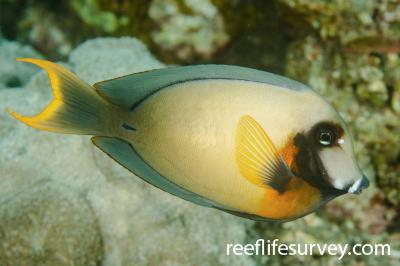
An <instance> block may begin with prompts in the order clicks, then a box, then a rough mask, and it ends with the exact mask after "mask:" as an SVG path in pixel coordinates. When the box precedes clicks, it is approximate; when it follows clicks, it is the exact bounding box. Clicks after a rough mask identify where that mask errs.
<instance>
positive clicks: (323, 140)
mask: <svg viewBox="0 0 400 266" xmlns="http://www.w3.org/2000/svg"><path fill="white" fill-rule="evenodd" d="M318 142H319V144H321V145H322V146H324V147H329V146H332V145H333V144H334V143H335V142H336V133H335V132H334V131H333V130H332V129H329V128H321V129H320V130H319V131H318Z"/></svg>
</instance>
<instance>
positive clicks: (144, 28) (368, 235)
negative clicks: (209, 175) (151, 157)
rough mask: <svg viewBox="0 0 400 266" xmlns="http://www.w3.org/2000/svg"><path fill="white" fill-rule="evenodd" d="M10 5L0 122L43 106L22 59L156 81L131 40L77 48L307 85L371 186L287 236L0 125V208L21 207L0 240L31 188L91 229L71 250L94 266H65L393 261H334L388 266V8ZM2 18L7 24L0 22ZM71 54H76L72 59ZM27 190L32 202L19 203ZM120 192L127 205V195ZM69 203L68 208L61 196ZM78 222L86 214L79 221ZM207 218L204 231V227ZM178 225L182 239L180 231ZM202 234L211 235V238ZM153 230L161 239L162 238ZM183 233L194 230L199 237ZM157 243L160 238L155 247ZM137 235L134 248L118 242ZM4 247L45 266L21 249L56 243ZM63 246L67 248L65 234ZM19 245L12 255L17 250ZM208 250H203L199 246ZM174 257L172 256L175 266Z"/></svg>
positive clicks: (399, 239)
mask: <svg viewBox="0 0 400 266" xmlns="http://www.w3.org/2000/svg"><path fill="white" fill-rule="evenodd" d="M21 2H24V1H4V2H3V3H2V8H1V9H0V12H1V13H0V32H1V34H2V35H3V36H5V37H7V38H8V39H13V40H17V41H18V43H17V42H10V41H5V40H0V111H1V110H3V109H4V108H5V107H13V108H14V109H16V110H17V111H20V112H21V113H24V114H28V112H32V113H34V112H35V111H38V110H39V109H40V106H44V105H45V104H46V103H47V102H48V101H49V99H50V90H49V87H48V81H47V78H46V77H45V75H44V74H43V73H40V74H36V75H34V73H36V72H37V71H38V69H37V68H35V67H32V66H29V65H27V64H23V63H17V62H15V61H14V58H15V57H27V56H33V57H40V54H39V53H38V52H36V51H35V50H34V49H36V50H38V51H40V53H41V54H43V57H45V58H50V59H53V60H55V59H62V61H63V63H64V64H65V65H66V66H67V67H70V68H71V69H72V70H74V71H75V72H76V73H77V74H78V75H80V76H81V77H83V78H84V79H85V80H87V81H88V82H96V81H99V80H102V79H106V78H111V77H115V76H120V75H123V74H128V73H131V72H135V71H141V70H145V69H149V68H155V67H162V66H163V64H162V63H160V62H159V61H157V60H155V59H154V57H153V56H151V55H150V54H149V53H148V52H147V50H146V48H145V47H144V46H143V44H141V43H140V42H138V41H137V40H134V39H125V38H123V39H104V40H92V41H89V42H87V43H84V44H82V45H80V43H82V42H83V41H84V40H86V39H91V38H94V37H97V36H125V35H128V36H135V37H137V38H138V39H140V40H141V41H143V42H144V43H145V44H146V46H147V47H149V49H150V50H151V51H152V54H154V55H156V57H157V58H159V59H160V60H161V61H162V62H164V63H168V64H195V63H223V64H236V65H243V66H249V67H255V68H259V69H264V70H268V71H271V72H275V73H279V74H283V75H285V76H288V77H291V78H294V79H296V80H300V81H302V82H304V83H306V84H308V85H310V86H311V87H312V88H313V89H315V90H316V91H318V92H319V93H320V94H322V95H323V96H324V97H325V98H326V99H327V100H328V101H329V102H331V103H332V104H333V105H334V106H335V107H336V109H337V110H338V111H339V112H340V114H341V115H342V116H343V117H344V119H345V120H346V122H347V123H348V124H349V127H350V130H351V132H352V133H353V137H354V140H355V149H356V153H357V160H358V161H359V163H360V166H361V168H362V169H363V171H364V172H365V173H366V174H367V176H368V177H369V178H370V180H371V184H372V185H371V187H370V188H369V189H368V190H366V191H365V192H364V193H363V194H362V195H360V196H350V195H346V196H344V197H341V198H339V199H336V200H335V201H333V202H331V203H329V204H328V205H327V206H326V207H325V208H323V209H321V210H319V211H318V212H317V213H315V214H311V215H309V216H307V217H305V218H303V219H300V220H297V221H294V222H290V223H286V224H269V223H266V224H265V223H256V222H248V221H244V220H242V219H240V218H236V217H232V216H229V215H226V214H220V213H219V212H215V211H214V210H204V209H203V208H198V207H197V206H196V207H192V205H191V204H188V203H184V202H180V201H179V200H177V199H174V198H172V197H170V196H169V195H164V194H163V193H162V192H159V191H157V190H155V189H154V188H151V187H147V185H145V184H143V182H141V181H140V180H137V178H132V177H133V176H132V175H131V174H129V173H128V172H126V171H125V170H123V169H120V167H119V166H118V165H117V164H115V163H113V162H112V161H110V160H108V159H107V158H103V157H104V156H103V154H102V153H101V152H99V151H97V150H96V149H95V148H94V147H92V146H91V144H90V141H89V140H88V139H87V138H85V137H74V136H57V135H54V134H50V133H42V132H40V133H38V132H36V131H34V130H32V129H27V128H26V127H24V126H23V125H18V123H16V122H15V121H13V120H12V119H10V118H9V116H8V115H7V114H5V112H0V123H1V126H0V148H1V151H0V157H1V160H0V169H1V174H0V175H1V176H2V181H1V186H0V192H1V193H0V195H1V196H0V199H2V200H0V202H8V203H9V204H16V206H21V210H18V211H17V210H13V211H9V209H7V206H11V205H7V204H8V203H7V204H4V206H5V207H4V206H3V205H2V206H3V207H2V208H1V210H0V215H2V216H1V217H7V218H6V219H7V221H8V222H5V223H4V225H2V224H1V223H0V227H1V226H7V228H11V227H12V226H13V224H18V223H17V222H13V221H17V220H19V219H21V223H26V221H23V218H21V217H25V213H32V215H28V216H29V217H30V216H32V217H36V216H35V215H36V214H35V213H33V212H34V209H32V208H29V206H28V205H24V204H23V203H22V202H23V201H28V200H32V199H33V197H34V196H33V194H34V193H36V192H32V191H41V192H40V193H44V192H43V191H44V190H45V189H44V188H41V187H46V188H48V190H49V191H50V192H48V193H50V194H49V195H50V196H49V198H51V197H52V196H51V195H54V193H56V192H54V191H62V189H61V188H60V187H63V188H72V189H71V191H70V192H68V193H69V194H68V193H67V194H66V195H63V196H62V197H61V198H63V199H65V200H64V202H69V203H68V204H67V205H71V207H72V208H76V213H87V214H88V215H92V216H90V217H95V218H90V217H89V216H88V218H84V220H82V228H88V227H90V228H92V231H90V230H86V229H82V230H85V231H87V232H91V233H90V234H91V235H92V236H93V237H92V240H91V241H92V242H90V243H89V242H85V241H82V243H81V244H82V245H85V246H86V249H85V248H83V247H81V248H82V250H88V251H89V250H90V251H91V253H92V254H91V256H90V257H87V258H86V259H85V260H81V261H78V260H75V261H74V262H76V263H77V264H79V263H83V264H90V263H89V262H93V263H97V262H103V263H104V264H106V265H107V264H112V263H118V262H119V263H120V264H121V265H124V263H125V264H126V263H132V262H135V263H136V264H138V265H146V264H150V265H152V264H157V263H158V262H159V261H161V260H163V261H165V263H166V264H168V263H169V264H179V263H181V264H184V263H188V262H189V260H190V262H192V264H193V262H199V261H202V262H204V264H206V265H207V264H209V265H214V264H215V263H216V264H227V263H231V262H232V261H235V260H238V262H236V263H238V264H239V265H241V264H246V265H247V264H250V265H251V264H252V263H254V264H256V265H266V264H267V265H279V264H282V263H283V264H293V263H294V264H299V263H301V264H307V265H326V264H328V265H333V264H336V263H337V258H336V257H332V256H322V257H319V256H313V257H304V256H286V257H280V256H271V257H260V256H258V257H257V256H256V257H251V258H249V257H247V258H243V257H237V258H229V257H223V256H220V255H221V254H220V252H222V249H223V245H224V244H225V243H226V241H231V240H232V241H238V242H240V241H242V242H246V243H251V242H252V241H254V240H255V239H257V238H266V239H272V238H280V239H283V240H285V241H288V242H293V241H294V240H296V242H312V243H326V242H328V243H331V242H332V243H333V242H340V243H350V244H354V243H390V244H391V245H392V249H393V251H396V250H397V252H393V254H392V256H390V257H386V256H385V257H381V256H346V257H345V258H344V259H343V261H341V263H342V264H344V265H353V264H357V265H374V264H378V263H380V264H384V265H397V264H398V261H399V260H400V254H399V250H400V193H399V192H400V57H399V53H400V45H399V41H398V40H400V30H399V29H400V15H399V14H400V3H399V2H398V1H397V0H380V1H375V0H366V1H355V0H354V1H343V0H333V1H325V0H273V1H246V0H237V1H231V0H207V1H203V0H167V1H158V0H152V1H145V0H136V1H128V0H121V1H105V0H73V1H65V2H60V3H57V5H55V4H54V1H40V3H39V2H29V1H28V2H26V3H25V4H24V5H20V4H19V3H21ZM32 3H34V4H32ZM5 10H7V12H3V11H5ZM76 29H79V30H76ZM21 43H24V45H22V44H21ZM27 43H28V44H30V45H31V46H33V47H34V49H32V47H30V46H29V45H26V44H27ZM75 46H79V47H78V48H76V49H73V47H75ZM110 47H112V48H113V49H112V52H111V49H110ZM32 75H33V76H32ZM18 108H19V109H18ZM35 108H36V109H35ZM69 146H70V147H69ZM3 158H4V159H3ZM76 158H79V160H77V159H76ZM3 169H5V170H4V171H3ZM76 169H79V171H76ZM36 182H37V184H38V185H36ZM64 185H65V187H64ZM30 187H32V191H31V190H25V191H26V192H20V193H19V194H18V193H17V191H24V189H25V188H27V189H28V188H30ZM131 187H132V188H134V189H133V190H132V191H134V192H135V193H136V194H135V193H130V192H131V190H130V189H131ZM139 187H140V189H139ZM25 193H28V194H29V195H25V196H24V197H23V198H21V200H18V199H17V198H15V197H16V195H22V194H25ZM32 193H33V194H32ZM52 193H53V194H52ZM57 193H61V192H57ZM75 193H77V195H78V194H79V195H80V196H76V197H75V196H71V195H74V194H75ZM61 194H62V193H61ZM103 194H104V195H103ZM158 194H161V195H164V196H160V195H158ZM135 195H136V196H135ZM21 197H22V196H21ZM160 197H162V199H161V198H160ZM41 199H42V198H39V199H38V201H40V200H41ZM72 199H76V201H75V200H72ZM131 201H132V202H133V203H132V202H131ZM145 201H146V202H147V204H146V205H145V206H140V208H139V205H140V204H142V205H144V203H138V202H145ZM170 201H173V203H170ZM11 202H14V203H11ZM77 202H79V203H77ZM127 202H129V204H128V203H127ZM43 204H44V205H46V204H47V203H43ZM52 204H54V205H51V206H50V205H49V207H48V208H49V209H58V207H54V206H61V203H57V200H54V202H53V203H52ZM63 204H64V203H63ZM107 204H109V205H112V206H109V205H107ZM176 204H178V205H176ZM128 205H129V206H130V207H129V208H128ZM24 206H27V207H24ZM35 206H36V205H35ZM62 206H64V205H62ZM85 206H86V207H85ZM120 206H121V207H120ZM152 206H153V207H152ZM177 206H179V210H178V207H177ZM85 208H88V209H87V210H89V209H90V210H91V211H90V212H89V211H84V210H86V209H85ZM133 212H138V215H139V216H138V217H139V219H137V220H133V219H134V218H135V217H136V216H135V213H133ZM71 213H72V212H71ZM150 213H151V215H150ZM198 213H199V214H198ZM3 215H4V216H3ZM40 215H44V214H43V213H42V214H40ZM113 215H114V216H115V217H123V218H121V222H119V225H121V226H120V227H119V228H125V229H119V230H120V231H117V230H116V229H115V228H116V227H117V226H115V223H113V220H112V219H114V217H113ZM196 215H197V216H196ZM198 215H200V216H201V217H202V218H201V219H200V218H199V217H200V216H198ZM152 216H154V217H152ZM191 216H193V217H194V218H193V220H192V219H191ZM203 216H204V217H203ZM18 217H20V218H18ZM38 217H39V216H38ZM40 217H42V218H43V217H45V216H40ZM182 217H183V218H182ZM206 217H208V218H207V219H212V220H211V222H209V220H207V219H206ZM211 217H213V218H211ZM12 219H14V220H12ZM35 219H36V218H35ZM82 219H83V218H82ZM85 219H86V220H85ZM119 219H120V218H118V219H116V218H115V220H116V221H120V220H119ZM158 219H159V220H158ZM36 220H37V221H38V223H39V222H40V223H41V222H42V221H49V223H52V225H49V227H48V228H55V227H52V226H53V225H54V224H55V223H62V224H65V223H64V222H62V221H61V220H55V219H54V218H48V219H42V220H41V218H37V219H36ZM36 220H35V221H36ZM178 220H179V222H180V223H181V224H182V227H179V226H178ZM10 221H11V222H10ZM157 221H159V222H157ZM73 223H74V222H71V224H73ZM136 223H137V224H138V225H136ZM195 223H196V224H195ZM213 223H215V226H214V225H213ZM161 224H162V225H161ZM210 225H213V226H214V228H209V227H210ZM20 226H21V227H20V228H25V227H23V225H22V224H21V225H20ZM135 226H136V227H137V231H136V229H135ZM114 227H115V228H114ZM164 227H165V228H170V230H169V231H168V230H167V231H165V230H161V229H160V228H164ZM203 227H204V228H203ZM70 228H72V227H70ZM93 228H100V229H99V230H97V229H96V230H97V231H96V230H93ZM112 228H114V230H113V229H112ZM189 228H190V229H189ZM7 230H8V229H7ZM7 230H5V231H4V232H7ZM24 230H25V229H24ZM71 230H72V229H71ZM140 230H142V231H146V233H147V234H149V235H151V239H152V240H155V241H159V242H160V248H157V247H151V246H150V245H147V244H148V243H150V240H149V242H145V241H144V239H145V237H144V234H146V233H145V232H143V233H142V232H140ZM174 230H180V231H179V232H178V231H177V232H174ZM189 230H197V231H198V232H197V233H198V234H197V233H196V232H189ZM204 230H205V231H204ZM95 231H96V232H98V233H95ZM0 232H3V231H1V230H0ZM160 232H163V233H162V234H164V235H163V236H161V235H160V236H157V234H161V233H160ZM164 232H165V233H164ZM117 233H118V234H117ZM136 233H138V234H139V235H140V236H141V238H133V237H129V236H125V235H131V234H136ZM3 235H4V234H3ZM3 235H1V234H0V238H1V239H0V240H1V241H0V244H1V243H3V242H2V239H8V240H7V241H5V242H4V243H8V244H7V245H9V246H8V247H10V245H11V246H12V245H14V247H15V248H13V249H10V248H7V250H11V251H7V252H5V251H4V250H3V251H0V255H1V256H8V257H7V258H11V257H12V256H13V255H15V256H16V255H18V256H20V255H21V257H22V258H27V259H28V258H33V257H32V256H37V258H45V257H46V256H47V255H46V254H49V253H45V252H44V250H48V252H50V253H52V251H51V249H39V248H37V249H30V248H29V247H33V246H32V245H31V244H30V243H47V244H46V245H47V246H46V247H52V248H53V247H54V248H57V245H54V244H53V242H51V241H53V240H52V239H55V238H52V237H49V240H48V242H46V241H47V240H46V241H45V240H43V241H42V242H38V241H36V238H34V239H35V241H33V240H29V241H28V240H26V242H18V243H16V242H12V241H11V239H14V238H13V237H10V236H7V235H4V238H3ZM71 235H72V236H75V235H77V234H76V232H75V231H71ZM83 235H85V234H82V237H83ZM94 235H97V236H96V237H94ZM175 235H176V237H177V239H178V240H176V241H175V240H174V239H175ZM222 235H223V236H222ZM30 236H32V234H30ZM185 237H186V238H192V237H194V238H195V239H197V240H196V241H197V242H196V241H195V243H197V244H195V245H194V246H192V244H190V243H189V239H185V240H184V238H185ZM164 238H166V239H164ZM168 238H169V239H168ZM203 238H204V243H203V244H201V243H202V239H203ZM17 239H19V240H18V241H22V240H21V239H23V238H17ZM27 239H30V237H28V238H27ZM171 239H172V240H171ZM152 240H151V241H152ZM24 241H25V240H24ZM71 241H74V240H71ZM168 241H170V242H169V245H167V242H168ZM13 243H14V244H13ZM26 243H28V244H26ZM71 243H72V242H71ZM142 243H143V245H142ZM145 243H147V244H145ZM171 243H172V244H171ZM210 243H213V244H212V245H211V246H208V245H209V244H210ZM221 243H222V244H221ZM71 245H72V244H71ZM221 245H222V246H221ZM0 246H1V245H0ZM66 246H67V247H68V245H66ZM72 246H74V245H72ZM72 246H71V247H70V248H67V249H65V250H64V249H62V250H61V249H60V250H59V252H60V253H59V254H60V255H59V256H56V257H57V258H64V257H68V258H70V255H71V254H73V253H74V248H73V247H72ZM114 246H115V247H114ZM35 247H36V246H35ZM173 247H175V248H173ZM178 249H179V250H180V251H179V254H180V255H176V254H175V255H173V254H172V253H173V252H175V251H176V250H178ZM169 251H171V252H169ZM10 252H11V253H10ZM13 252H14V253H13ZM18 252H20V253H18ZM176 252H178V251H176ZM128 253H129V254H128ZM200 253H202V254H200ZM3 254H4V255H3ZM22 254H24V256H22ZM155 254H160V255H155ZM92 255H93V256H92ZM40 256H42V257H40ZM181 257H186V260H184V259H183V258H181ZM71 258H72V257H71ZM119 258H120V260H118V259H119ZM169 258H171V259H169ZM81 259H83V258H81ZM60 261H62V259H61V260H60ZM66 261H67V260H66ZM70 261H73V260H70ZM70 261H68V262H70ZM189 264H190V263H189Z"/></svg>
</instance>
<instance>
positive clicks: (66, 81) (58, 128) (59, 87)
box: [9, 58, 110, 135]
mask: <svg viewBox="0 0 400 266" xmlns="http://www.w3.org/2000/svg"><path fill="white" fill-rule="evenodd" d="M17 61H23V62H28V63H32V64H35V65H37V66H39V67H41V68H43V69H44V70H45V71H46V72H47V73H48V75H49V79H50V84H51V88H52V90H53V95H54V99H53V100H52V101H51V102H50V103H49V105H48V106H47V107H46V108H45V109H44V110H43V111H42V112H41V113H39V114H37V115H35V116H31V117H26V116H22V115H19V114H17V113H15V112H12V111H9V112H10V114H11V115H12V116H14V117H15V118H16V119H18V120H19V121H21V122H23V123H25V124H27V125H29V126H31V127H33V128H36V129H40V130H46V131H52V132H59V133H66V134H80V135H107V134H106V133H107V131H108V128H107V127H108V121H109V118H108V117H109V115H110V113H109V111H110V108H109V106H110V105H109V104H108V103H107V102H106V100H104V99H103V98H102V97H101V96H99V95H98V94H97V93H96V91H95V89H94V88H93V87H92V86H90V85H89V84H87V83H85V82H84V81H82V80H80V79H79V78H78V77H77V76H75V75H74V74H73V73H71V72H70V71H69V70H67V69H66V68H64V67H62V66H60V65H57V64H55V63H52V62H49V61H46V60H39V59H32V58H20V59H17Z"/></svg>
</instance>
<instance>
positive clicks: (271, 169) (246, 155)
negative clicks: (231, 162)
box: [235, 115, 293, 193]
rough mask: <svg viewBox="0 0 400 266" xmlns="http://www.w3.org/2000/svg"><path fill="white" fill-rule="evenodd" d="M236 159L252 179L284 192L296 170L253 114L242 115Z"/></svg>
mask: <svg viewBox="0 0 400 266" xmlns="http://www.w3.org/2000/svg"><path fill="white" fill-rule="evenodd" d="M235 153H236V161H237V165H238V167H239V170H240V173H241V174H242V175H243V176H244V177H245V178H246V179H247V180H249V181H250V182H252V183H254V184H256V185H258V186H261V187H264V188H265V186H270V187H272V188H274V189H275V190H277V191H278V192H279V193H283V192H284V191H285V189H286V187H287V184H288V183H289V181H290V179H291V178H292V177H293V173H292V172H291V171H290V169H289V167H288V166H287V164H286V163H285V161H284V160H283V159H282V157H281V156H280V154H279V152H278V151H277V149H276V148H275V145H274V144H273V143H272V141H271V139H270V138H269V136H268V135H267V133H266V132H265V131H264V129H263V128H262V127H261V125H260V124H258V123H257V121H256V120H254V119H253V118H252V117H251V116H248V115H245V116H242V117H241V118H240V120H239V123H238V126H237V130H236V149H235Z"/></svg>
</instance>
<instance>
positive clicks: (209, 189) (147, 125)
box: [122, 80, 335, 213]
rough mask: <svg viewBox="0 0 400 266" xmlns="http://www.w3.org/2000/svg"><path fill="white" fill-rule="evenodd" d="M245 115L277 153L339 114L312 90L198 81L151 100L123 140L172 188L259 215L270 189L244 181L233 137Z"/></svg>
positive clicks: (139, 110)
mask: <svg viewBox="0 0 400 266" xmlns="http://www.w3.org/2000/svg"><path fill="white" fill-rule="evenodd" d="M310 106H312V108H310ZM315 110H318V111H315ZM244 114H246V115H250V116H251V117H253V118H254V119H255V120H257V121H258V122H259V123H260V125H262V127H263V128H264V129H265V131H266V132H268V135H269V136H270V138H271V139H272V141H273V143H274V144H275V145H276V147H277V148H278V149H279V147H281V146H283V145H285V144H286V141H287V140H288V135H287V134H290V133H291V132H301V131H305V130H307V129H308V128H310V127H311V126H312V125H313V124H315V122H316V121H321V120H322V121H323V120H332V119H333V118H334V116H335V113H334V112H332V110H331V109H329V108H327V107H326V103H325V102H324V101H323V100H322V99H321V98H320V97H319V96H318V95H316V94H315V93H314V92H312V91H311V90H304V91H294V90H287V89H282V88H279V87H274V86H271V85H267V84H263V83H256V82H244V81H234V80H209V81H193V82H185V83H182V84H177V85H173V86H171V87H169V88H167V89H164V90H161V91H159V92H157V93H156V94H154V95H152V96H150V97H149V98H148V99H147V100H145V101H144V102H143V103H142V104H141V105H140V106H138V107H137V108H136V109H135V110H134V111H133V113H132V114H131V121H130V123H131V124H132V125H134V126H135V128H136V129H137V131H136V132H126V131H124V134H123V135H122V137H123V138H124V139H128V140H129V141H130V142H131V144H132V145H133V146H134V148H135V150H137V151H138V153H139V154H140V155H141V156H142V157H143V159H144V160H145V161H146V162H148V163H149V164H150V165H151V166H152V167H153V168H154V169H155V170H156V171H157V172H159V173H160V174H161V175H163V176H165V177H168V178H169V179H170V180H171V181H173V182H174V183H176V184H178V185H180V186H182V187H184V188H186V189H188V190H190V191H193V192H194V193H196V194H199V195H201V196H204V197H206V198H209V199H211V200H214V201H216V202H219V203H221V204H223V205H224V206H227V207H231V208H233V209H236V210H241V211H245V212H252V213H257V212H259V210H260V208H262V207H263V206H261V204H262V200H263V197H264V195H265V189H263V188H261V187H259V186H257V185H255V184H253V183H250V182H248V180H246V179H245V178H243V176H242V175H241V174H240V172H239V169H238V166H237V163H236V159H235V151H234V149H235V132H236V127H237V124H238V121H239V119H240V117H241V116H243V115H244ZM304 116H306V117H307V119H304ZM265 207H266V208H267V206H265Z"/></svg>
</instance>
